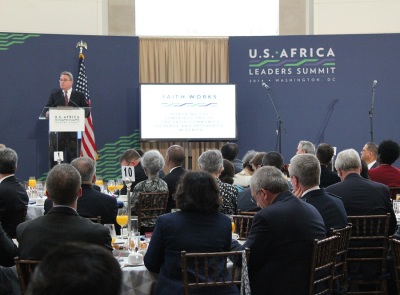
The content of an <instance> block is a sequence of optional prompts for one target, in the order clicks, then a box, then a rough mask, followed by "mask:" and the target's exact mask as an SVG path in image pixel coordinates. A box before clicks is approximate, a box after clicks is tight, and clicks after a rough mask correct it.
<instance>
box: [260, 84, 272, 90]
mask: <svg viewBox="0 0 400 295" xmlns="http://www.w3.org/2000/svg"><path fill="white" fill-rule="evenodd" d="M261 86H262V87H265V88H267V90H270V89H271V87H269V86H268V85H267V84H265V83H262V84H261Z"/></svg>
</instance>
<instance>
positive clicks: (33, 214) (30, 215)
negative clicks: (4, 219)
mask: <svg viewBox="0 0 400 295" xmlns="http://www.w3.org/2000/svg"><path fill="white" fill-rule="evenodd" d="M43 215H44V206H43V205H36V204H29V205H28V210H27V212H26V219H27V220H32V219H35V218H38V217H40V216H43Z"/></svg>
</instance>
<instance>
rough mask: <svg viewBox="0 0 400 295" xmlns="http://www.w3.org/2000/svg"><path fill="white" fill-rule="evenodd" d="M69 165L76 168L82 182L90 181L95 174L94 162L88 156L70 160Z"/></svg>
mask: <svg viewBox="0 0 400 295" xmlns="http://www.w3.org/2000/svg"><path fill="white" fill-rule="evenodd" d="M71 165H72V166H74V167H75V168H76V170H78V172H79V174H80V175H81V180H82V183H89V184H90V183H92V182H93V180H94V175H95V174H96V166H95V162H94V161H93V160H92V159H91V158H89V157H80V158H76V159H74V160H72V162H71Z"/></svg>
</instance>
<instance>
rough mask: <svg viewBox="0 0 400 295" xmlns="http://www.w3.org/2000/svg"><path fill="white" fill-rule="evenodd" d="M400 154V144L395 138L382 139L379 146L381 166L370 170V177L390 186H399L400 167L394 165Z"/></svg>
mask: <svg viewBox="0 0 400 295" xmlns="http://www.w3.org/2000/svg"><path fill="white" fill-rule="evenodd" d="M399 155H400V146H399V144H398V143H397V142H395V141H393V140H384V141H382V142H381V143H380V144H379V147H378V162H379V166H378V167H377V168H372V169H370V170H369V171H368V173H369V177H370V179H371V180H373V181H377V182H380V183H383V184H386V185H387V186H389V187H399V186H400V169H399V168H396V167H394V166H392V165H393V163H394V162H396V161H397V159H398V158H399Z"/></svg>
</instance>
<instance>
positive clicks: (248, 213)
mask: <svg viewBox="0 0 400 295" xmlns="http://www.w3.org/2000/svg"><path fill="white" fill-rule="evenodd" d="M257 212H258V211H240V212H239V214H240V215H250V216H254V215H256V214H257Z"/></svg>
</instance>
